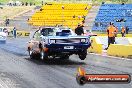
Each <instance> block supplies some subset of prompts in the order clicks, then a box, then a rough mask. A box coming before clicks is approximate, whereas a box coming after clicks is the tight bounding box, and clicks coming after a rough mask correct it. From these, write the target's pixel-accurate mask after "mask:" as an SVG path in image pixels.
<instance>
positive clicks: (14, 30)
mask: <svg viewBox="0 0 132 88" xmlns="http://www.w3.org/2000/svg"><path fill="white" fill-rule="evenodd" d="M16 35H17V32H16V27H14V28H13V37H14V38H16Z"/></svg>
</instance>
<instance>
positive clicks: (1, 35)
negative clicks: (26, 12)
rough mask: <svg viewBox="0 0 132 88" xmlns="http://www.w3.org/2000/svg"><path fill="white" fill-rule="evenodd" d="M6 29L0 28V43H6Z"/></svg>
mask: <svg viewBox="0 0 132 88" xmlns="http://www.w3.org/2000/svg"><path fill="white" fill-rule="evenodd" d="M6 32H7V29H4V28H0V43H6V38H7V33H6Z"/></svg>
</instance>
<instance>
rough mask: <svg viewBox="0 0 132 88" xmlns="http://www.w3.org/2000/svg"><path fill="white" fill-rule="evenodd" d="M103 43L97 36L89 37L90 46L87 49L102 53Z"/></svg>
mask: <svg viewBox="0 0 132 88" xmlns="http://www.w3.org/2000/svg"><path fill="white" fill-rule="evenodd" d="M102 49H103V45H102V43H101V41H100V40H99V38H98V37H93V38H91V47H90V48H89V49H88V52H89V53H99V54H102Z"/></svg>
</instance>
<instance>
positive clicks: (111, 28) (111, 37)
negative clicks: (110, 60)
mask: <svg viewBox="0 0 132 88" xmlns="http://www.w3.org/2000/svg"><path fill="white" fill-rule="evenodd" d="M116 31H117V29H116V27H115V26H114V24H113V23H112V22H110V25H109V26H108V28H107V34H108V47H109V45H110V44H114V43H115V35H116ZM108 47H107V48H106V49H108Z"/></svg>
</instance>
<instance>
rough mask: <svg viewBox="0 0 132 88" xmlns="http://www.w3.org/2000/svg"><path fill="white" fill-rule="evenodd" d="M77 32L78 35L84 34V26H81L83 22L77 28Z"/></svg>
mask: <svg viewBox="0 0 132 88" xmlns="http://www.w3.org/2000/svg"><path fill="white" fill-rule="evenodd" d="M75 33H76V34H77V35H82V34H84V30H83V27H82V26H81V24H79V25H78V27H77V28H76V29H75Z"/></svg>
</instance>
